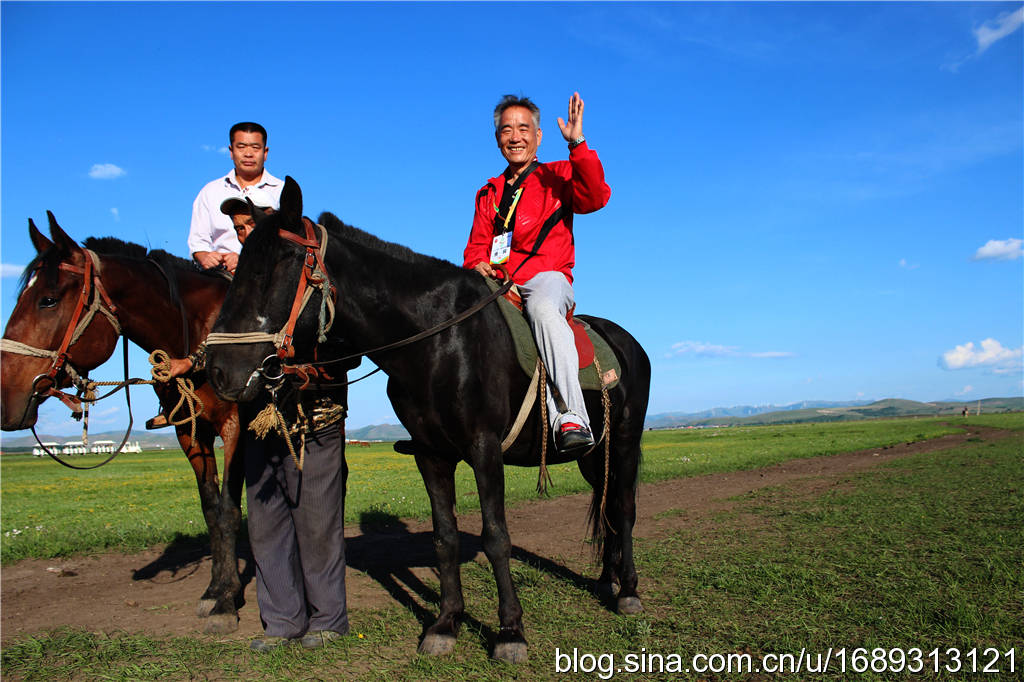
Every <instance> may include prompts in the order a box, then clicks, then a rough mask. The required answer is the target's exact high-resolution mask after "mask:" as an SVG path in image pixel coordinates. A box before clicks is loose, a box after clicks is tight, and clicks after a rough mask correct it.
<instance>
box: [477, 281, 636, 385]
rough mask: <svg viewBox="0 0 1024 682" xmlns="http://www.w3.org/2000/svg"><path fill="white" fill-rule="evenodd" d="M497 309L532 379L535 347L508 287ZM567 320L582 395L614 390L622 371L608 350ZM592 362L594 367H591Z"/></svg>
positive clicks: (580, 324) (583, 326) (492, 284)
mask: <svg viewBox="0 0 1024 682" xmlns="http://www.w3.org/2000/svg"><path fill="white" fill-rule="evenodd" d="M484 281H486V282H487V286H488V287H489V288H490V290H491V291H497V290H498V289H499V288H500V287H501V283H500V282H498V281H497V280H494V279H492V278H490V277H485V278H484ZM510 297H511V299H510ZM498 308H499V309H500V310H501V313H502V315H503V316H504V317H505V322H506V323H507V324H508V329H509V332H511V334H512V342H513V343H514V344H515V347H516V358H517V359H518V360H519V366H520V367H522V369H523V372H524V373H525V374H526V376H528V377H532V376H533V371H534V369H535V368H536V366H537V344H536V342H535V341H534V340H533V332H532V331H531V330H530V325H529V323H528V322H527V321H526V317H525V316H524V315H523V312H522V300H521V299H520V297H519V294H518V291H517V289H516V287H512V291H510V292H509V293H508V294H506V295H505V296H502V297H501V298H499V299H498ZM570 315H571V313H570ZM568 319H569V326H570V327H571V328H572V331H573V336H574V337H575V339H576V352H577V353H578V354H579V358H580V387H581V388H582V389H583V390H584V391H600V390H601V388H602V386H603V387H606V388H612V387H613V386H615V385H616V384H617V383H619V377H620V376H622V368H621V367H620V366H619V359H618V358H617V357H615V353H614V351H612V348H611V346H609V345H608V342H607V341H605V340H604V338H602V337H601V335H599V334H598V333H597V332H596V331H594V329H593V328H592V327H591V326H590V325H589V324H587V323H586V322H584V321H583V320H581V319H579V318H577V317H570V318H568ZM595 358H596V359H597V364H595V363H594V359H595ZM598 365H600V373H598V369H597V368H598Z"/></svg>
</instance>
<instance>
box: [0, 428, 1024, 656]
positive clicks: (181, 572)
mask: <svg viewBox="0 0 1024 682" xmlns="http://www.w3.org/2000/svg"><path fill="white" fill-rule="evenodd" d="M1006 437H1020V434H1013V433H1010V432H1007V431H1003V430H999V429H986V428H981V427H969V428H968V430H967V432H965V433H962V434H955V435H949V436H943V437H941V438H935V439H932V440H927V441H921V442H917V443H906V444H901V445H896V446H892V447H888V448H876V449H870V450H861V451H857V452H850V453H844V454H839V455H832V456H827V457H814V458H809V459H797V460H791V461H788V462H784V463H782V464H778V465H775V466H771V467H767V468H764V469H755V470H751V471H738V472H731V473H725V474H711V475H707V476H700V477H696V478H687V479H679V480H672V481H664V482H661V483H653V484H644V485H642V486H641V487H640V491H639V496H638V515H637V524H636V530H635V534H636V536H637V537H642V538H649V539H656V538H659V537H663V536H664V535H666V534H668V533H671V532H672V531H673V530H674V529H676V528H681V527H693V525H694V524H695V523H696V524H704V523H708V522H709V521H710V517H712V516H713V515H714V514H716V513H718V512H720V511H725V510H729V509H731V508H732V507H733V505H734V503H733V502H730V501H729V500H728V498H731V497H735V496H737V495H742V494H745V493H749V492H752V491H755V490H759V489H761V488H765V487H770V486H779V485H784V484H791V483H799V485H800V486H801V488H804V487H806V488H807V489H808V491H815V492H817V491H822V490H824V489H826V488H828V487H830V486H832V485H834V484H835V483H836V482H837V481H839V480H841V479H842V478H843V477H845V476H847V475H849V474H851V473H855V472H858V471H862V470H864V469H867V468H870V467H873V466H877V465H878V464H880V463H882V462H887V461H891V460H893V459H897V458H899V457H906V456H908V455H913V454H920V453H927V452H936V451H939V450H944V449H948V448H952V447H955V446H957V445H961V444H963V443H965V442H967V439H968V438H971V439H973V440H976V439H979V438H980V439H982V440H991V439H1000V438H1006ZM589 501H590V496H589V495H582V494H581V495H572V496H568V497H560V498H556V499H546V500H538V501H535V502H530V503H526V504H521V505H518V506H516V507H514V508H512V509H510V510H508V512H507V516H508V522H509V531H510V533H511V536H512V541H513V544H514V557H515V558H517V559H519V560H525V561H530V562H531V563H535V564H537V565H539V566H541V567H542V568H544V569H545V570H551V571H552V572H554V573H557V574H561V575H564V576H566V577H567V578H569V579H571V580H574V581H578V582H581V583H583V584H589V582H590V581H591V580H592V578H593V577H594V576H595V575H596V573H597V571H596V570H595V567H594V565H593V564H592V561H591V553H590V547H589V546H588V545H586V544H584V543H583V542H582V539H583V538H584V536H585V535H586V530H587V529H586V513H587V508H588V505H589ZM553 519H557V520H558V522H555V523H553V522H552V520H553ZM566 521H567V522H566ZM459 528H460V531H461V549H462V557H461V560H462V561H463V562H466V561H474V560H476V561H486V560H485V559H484V558H483V555H482V550H481V547H480V538H479V535H480V515H479V514H478V513H475V514H461V515H460V516H459ZM346 537H347V539H348V544H347V558H348V562H349V569H350V570H349V571H348V576H347V588H348V600H349V606H350V608H352V609H369V608H377V607H383V606H388V605H394V604H395V603H398V604H401V605H403V606H405V607H406V608H408V609H410V610H411V611H412V612H413V613H415V614H416V615H417V616H419V617H420V618H421V619H426V618H428V617H429V616H430V614H429V613H428V612H433V611H435V610H436V606H434V604H436V600H437V595H436V593H435V591H434V589H433V588H432V587H431V585H433V584H436V570H435V569H434V568H433V565H434V550H433V543H432V541H431V531H430V522H429V521H412V520H406V521H402V522H399V523H397V524H393V525H391V526H388V527H386V528H359V527H358V526H350V527H347V528H346ZM241 555H242V559H241V561H240V568H241V569H242V571H243V580H244V581H245V583H246V584H245V588H244V595H245V598H246V600H247V603H246V604H245V605H244V606H243V607H242V608H241V609H240V610H239V616H240V622H239V629H238V631H237V632H236V633H232V634H231V635H230V636H228V637H225V638H223V639H227V640H238V639H243V638H248V637H251V636H253V635H256V634H258V633H260V632H262V626H261V624H260V620H259V609H258V608H257V606H256V600H255V589H256V588H255V582H253V581H252V563H251V556H249V555H248V554H247V551H245V550H243V551H242V552H241ZM209 578H210V559H209V557H208V556H206V555H205V553H204V552H202V551H197V550H196V549H195V548H181V547H175V546H167V547H163V548H155V549H152V550H148V551H145V552H141V553H138V554H128V555H126V554H103V555H99V556H94V557H78V558H74V559H67V560H60V559H50V560H27V561H22V562H19V563H17V564H14V565H11V566H9V567H6V568H4V569H3V574H2V586H0V588H2V592H0V596H2V605H3V609H2V621H0V623H2V632H0V634H2V640H3V642H7V641H8V640H10V639H13V638H20V637H23V636H25V635H27V634H31V633H33V632H37V631H39V630H44V629H48V628H54V627H58V626H62V625H67V626H72V627H76V628H83V629H86V630H89V631H93V632H111V631H114V630H125V631H128V632H133V633H145V634H151V635H157V636H161V637H167V636H195V635H200V634H201V627H202V622H201V621H200V620H199V619H198V618H196V616H195V606H196V601H197V600H198V598H199V595H200V594H201V593H202V591H203V590H204V589H205V587H206V584H207V582H208V581H209ZM640 589H641V594H642V593H643V585H642V584H641V588H640Z"/></svg>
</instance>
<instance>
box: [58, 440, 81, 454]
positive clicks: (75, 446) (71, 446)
mask: <svg viewBox="0 0 1024 682" xmlns="http://www.w3.org/2000/svg"><path fill="white" fill-rule="evenodd" d="M51 451H52V449H51ZM87 452H89V450H88V448H86V447H85V444H84V443H83V442H82V441H80V440H69V441H68V442H66V443H64V447H62V448H61V449H60V454H62V455H84V454H86V453H87Z"/></svg>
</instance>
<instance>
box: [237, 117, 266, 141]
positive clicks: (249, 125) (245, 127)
mask: <svg viewBox="0 0 1024 682" xmlns="http://www.w3.org/2000/svg"><path fill="white" fill-rule="evenodd" d="M239 132H241V133H259V134H260V135H262V136H263V146H264V147H266V146H267V129H266V128H264V127H263V126H261V125H260V124H259V123H253V122H252V121H242V122H241V123H236V124H235V125H233V126H231V130H230V131H229V132H228V146H229V147H230V146H231V145H233V144H234V143H235V133H239Z"/></svg>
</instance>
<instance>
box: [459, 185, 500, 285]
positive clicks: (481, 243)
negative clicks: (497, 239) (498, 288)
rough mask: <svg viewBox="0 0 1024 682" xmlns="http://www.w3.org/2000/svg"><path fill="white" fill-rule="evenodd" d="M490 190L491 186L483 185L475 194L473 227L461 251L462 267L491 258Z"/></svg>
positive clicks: (470, 266)
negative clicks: (464, 247)
mask: <svg viewBox="0 0 1024 682" xmlns="http://www.w3.org/2000/svg"><path fill="white" fill-rule="evenodd" d="M491 192H492V188H491V186H490V185H485V186H484V187H483V189H481V190H480V191H479V192H477V194H476V207H475V209H474V211H473V228H472V229H471V230H470V231H469V241H468V242H467V243H466V249H465V251H463V252H462V259H463V260H462V267H464V268H473V267H474V266H476V264H477V263H481V262H483V261H488V262H489V261H490V260H491V241H492V234H491V233H492V232H493V230H494V227H493V211H494V209H493V208H492V203H493V197H492V195H491ZM488 211H491V212H490V213H489V212H488Z"/></svg>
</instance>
